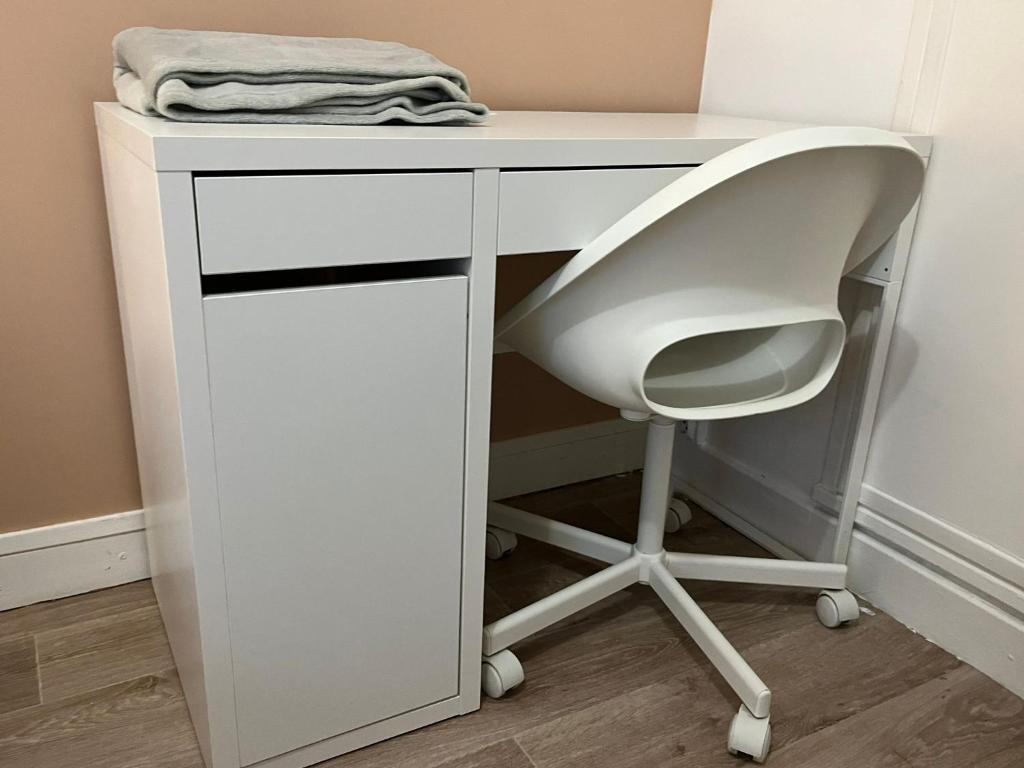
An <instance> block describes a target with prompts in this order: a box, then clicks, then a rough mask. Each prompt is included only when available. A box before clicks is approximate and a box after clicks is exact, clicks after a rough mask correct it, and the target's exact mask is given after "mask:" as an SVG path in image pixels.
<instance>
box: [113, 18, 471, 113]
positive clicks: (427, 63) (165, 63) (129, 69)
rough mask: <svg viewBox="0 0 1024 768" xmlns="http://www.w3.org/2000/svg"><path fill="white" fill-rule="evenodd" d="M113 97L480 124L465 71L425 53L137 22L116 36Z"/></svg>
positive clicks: (149, 108)
mask: <svg viewBox="0 0 1024 768" xmlns="http://www.w3.org/2000/svg"><path fill="white" fill-rule="evenodd" d="M114 88H115V90H116V91H117V99H118V101H120V102H121V103H122V104H123V105H124V106H126V107H128V108H129V109H132V110H135V111H136V112H141V113H142V114H144V115H162V116H164V117H168V118H171V119H172V120H185V121H191V122H214V123H330V124H342V125H375V124H378V123H383V122H387V121H389V120H398V121H403V122H407V123H478V122H480V121H482V120H483V119H484V118H485V117H487V114H488V112H487V107H485V106H484V105H483V104H478V103H475V102H473V101H471V100H470V97H469V83H468V81H467V80H466V76H465V75H464V74H462V72H460V71H459V70H457V69H455V68H454V67H450V66H448V65H447V64H445V63H444V62H442V61H440V60H438V59H436V58H434V57H433V56H431V55H430V54H429V53H426V52H425V51H420V50H417V49H416V48H409V47H408V46H405V45H402V44H401V43H385V42H378V41H376V40H360V39H357V38H328V37H282V36H278V35H256V34H248V33H243V32H197V31H190V30H181V29H155V28H152V27H135V28H132V29H126V30H124V31H123V32H120V33H118V34H117V35H116V36H115V37H114Z"/></svg>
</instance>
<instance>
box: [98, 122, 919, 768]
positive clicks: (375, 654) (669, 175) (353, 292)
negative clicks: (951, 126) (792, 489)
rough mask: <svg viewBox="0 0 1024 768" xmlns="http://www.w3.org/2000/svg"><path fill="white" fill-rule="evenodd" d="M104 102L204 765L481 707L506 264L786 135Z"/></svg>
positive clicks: (150, 473) (223, 767) (884, 283)
mask: <svg viewBox="0 0 1024 768" xmlns="http://www.w3.org/2000/svg"><path fill="white" fill-rule="evenodd" d="M96 118H97V124H98V128H99V132H100V141H101V147H102V152H103V164H104V177H105V180H106V190H107V203H108V211H109V214H110V220H111V232H112V241H113V245H114V254H115V264H116V274H117V282H118V294H119V298H120V304H121V316H122V326H123V332H124V339H125V347H126V357H127V362H128V368H129V380H130V391H131V401H132V411H133V418H134V424H135V435H136V444H137V447H138V452H139V470H140V478H141V483H142V492H143V500H144V503H145V506H146V510H147V532H148V541H149V550H150V558H151V563H152V572H153V579H154V587H155V589H156V592H157V596H158V598H159V601H160V606H161V611H162V613H163V616H164V622H165V626H166V628H167V632H168V635H169V637H170V641H171V645H172V648H173V649H174V654H175V659H176V661H177V664H178V667H179V671H180V674H181V679H182V685H183V687H184V689H185V693H186V697H187V699H188V702H189V707H190V710H191V713H192V717H193V720H194V722H195V725H196V731H197V734H198V736H199V741H200V744H201V746H202V749H203V753H204V756H205V757H206V759H207V762H208V763H209V764H210V765H211V766H212V768H238V767H239V766H243V765H254V764H258V765H260V766H268V767H269V766H273V768H283V767H284V766H301V765H308V764H311V763H314V762H317V761H320V760H323V759H326V758H328V757H331V756H333V755H336V754H339V753H341V752H344V751H348V750H350V749H354V748H357V747H359V746H363V745H365V744H368V743H371V742H373V741H377V740H380V739H383V738H387V737H389V736H392V735H395V734H397V733H401V732H403V731H407V730H410V729H413V728H416V727H419V726H422V725H425V724H427V723H430V722H433V721H436V720H440V719H442V718H446V717H450V716H452V715H457V714H461V713H466V712H470V711H472V710H474V709H476V708H477V707H478V706H479V673H480V667H479V660H480V628H481V624H482V615H481V613H482V594H483V549H484V547H483V539H484V530H485V522H486V499H487V489H486V478H487V463H488V420H489V409H490V371H491V356H492V352H493V349H492V326H493V312H494V274H495V262H496V258H497V256H498V255H504V254H516V253H527V252H535V251H552V250H567V249H575V248H580V247H582V246H583V245H585V244H586V243H587V242H589V240H590V239H591V238H592V237H593V236H594V235H596V234H597V233H599V232H600V231H601V230H602V229H603V228H604V227H605V226H607V225H608V224H610V223H611V222H612V221H614V220H615V219H616V218H618V216H620V215H622V214H623V213H625V212H626V211H628V210H629V209H630V208H632V207H633V206H634V205H635V204H637V203H639V202H640V201H641V200H643V199H644V198H645V197H647V196H648V195H650V194H652V193H653V192H655V191H657V190H658V189H660V188H661V187H663V186H664V185H665V184H667V183H669V182H670V181H672V180H673V179H675V178H677V177H678V176H680V175H682V174H684V173H686V172H687V170H688V168H689V167H692V166H693V165H697V164H700V163H702V162H705V161H707V160H709V159H711V158H713V157H715V156H716V155H718V154H720V153H722V152H724V151H726V150H728V149H730V148H732V147H735V146H737V145H739V144H741V143H743V142H745V141H749V140H751V139H754V138H757V137H760V136H764V135H766V134H769V133H773V132H776V131H779V130H784V129H785V128H788V127H791V126H788V125H786V124H781V123H771V122H763V121H757V120H743V119H735V118H726V117H714V116H708V115H637V114H572V113H543V112H537V113H497V114H495V115H494V116H493V117H492V119H491V121H490V125H489V126H483V127H466V128H441V127H429V128H424V127H391V126H387V127H375V128H338V127H326V126H301V127H295V126H240V125H200V124H183V123H169V122H164V121H161V120H156V119H151V118H145V117H141V116H139V115H136V114H134V113H131V112H128V111H126V110H124V109H122V108H120V107H119V106H117V105H111V104H99V105H97V107H96ZM911 140H912V141H913V143H914V145H915V147H916V148H917V149H918V150H919V151H921V152H922V154H927V152H928V150H929V148H930V142H929V140H928V139H926V138H922V137H912V139H911ZM910 226H911V224H907V225H905V227H904V229H903V230H901V234H900V235H898V236H897V237H896V238H894V240H893V242H892V243H890V245H889V246H887V247H886V248H885V249H883V250H882V252H880V253H879V255H878V256H877V257H875V258H874V259H873V260H872V261H871V262H870V263H869V264H867V265H865V267H863V268H862V269H861V271H860V274H859V279H861V280H862V281H864V282H865V283H866V284H870V285H876V286H879V288H880V290H882V292H883V302H882V306H883V313H882V318H883V322H882V323H881V324H880V325H879V326H878V338H879V340H880V341H879V342H878V343H876V344H875V345H874V347H871V348H870V349H868V350H867V352H866V353H865V359H866V360H869V361H870V363H871V365H870V366H869V369H868V377H867V386H866V387H865V388H864V391H865V393H866V395H865V398H866V399H865V400H864V403H863V404H862V406H861V408H860V411H859V413H860V416H859V419H860V421H859V422H857V425H858V428H856V429H853V430H852V431H851V434H853V435H854V436H855V437H856V435H857V434H860V433H862V432H863V430H862V429H860V428H859V427H862V426H863V424H864V423H865V422H864V420H865V419H870V418H871V417H873V414H874V401H876V400H877V384H878V383H880V380H881V367H880V364H881V362H883V358H884V349H885V348H886V347H887V346H888V333H889V332H891V325H892V317H893V312H894V308H895V301H896V298H898V285H899V280H900V279H901V278H902V272H903V266H904V262H905V257H906V248H907V245H908V243H909V231H910ZM892 286H896V288H895V289H893V288H892ZM885 297H888V298H885ZM886 324H888V325H886ZM866 423H870V421H868V422H866ZM839 448H841V449H842V450H841V451H840V453H841V454H842V455H843V456H846V455H847V454H846V450H847V449H846V448H844V447H842V446H840V447H839ZM839 448H837V450H839ZM862 449H863V450H866V441H864V440H856V439H854V444H853V448H852V449H851V451H850V453H849V458H848V459H844V464H845V465H846V466H849V467H850V468H851V469H850V472H849V477H850V480H849V482H853V483H859V475H860V472H861V471H862V468H863V456H862V455H861V454H859V453H858V451H861V452H863V450H862ZM858 457H859V458H858ZM858 461H859V462H860V464H859V465H858ZM837 477H838V475H837ZM855 496H856V493H850V487H847V488H846V498H848V499H853V498H855ZM850 520H851V521H852V516H851V517H850ZM844 524H845V523H844ZM839 554H840V555H842V554H843V553H842V552H840V553H839Z"/></svg>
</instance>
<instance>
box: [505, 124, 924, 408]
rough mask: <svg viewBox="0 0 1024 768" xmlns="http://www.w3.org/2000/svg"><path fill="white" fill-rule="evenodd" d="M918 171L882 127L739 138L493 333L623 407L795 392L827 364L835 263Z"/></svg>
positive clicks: (910, 189)
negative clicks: (738, 143) (741, 141)
mask: <svg viewBox="0 0 1024 768" xmlns="http://www.w3.org/2000/svg"><path fill="white" fill-rule="evenodd" d="M923 175H924V164H923V162H922V160H921V158H920V156H919V155H918V154H917V153H916V152H915V151H914V149H913V148H912V147H911V146H910V145H909V144H908V143H907V142H906V141H904V140H903V139H902V138H901V137H899V136H896V135H895V134H892V133H889V132H887V131H881V130H876V129H871V128H804V129H798V130H793V131H786V132H783V133H779V134H775V135H772V136H769V137H766V138H763V139H758V140H756V141H752V142H749V143H747V144H744V145H742V146H740V147H738V148H736V149H734V150H731V151H730V152H727V153H725V154H723V155H720V156H719V157H717V158H715V159H714V160H711V161H710V162H708V163H706V164H704V165H702V166H700V167H699V168H696V169H694V170H693V171H691V172H690V173H688V174H687V175H686V176H683V177H682V178H680V179H679V180H677V181H675V182H673V183H672V184H670V185H669V186H667V187H666V188H665V189H663V190H661V191H660V192H658V193H657V194H655V195H654V196H652V197H651V198H649V199H648V200H646V201H645V202H644V203H642V204H641V205H639V206H638V207H637V208H635V209H634V210H632V211H631V212H629V213H628V214H626V215H625V216H624V217H623V218H622V219H620V220H619V221H618V222H616V223H615V224H613V225H612V226H611V227H609V228H608V229H607V230H606V231H605V232H604V233H602V234H601V235H599V236H598V237H597V238H596V239H595V240H594V241H593V242H591V243H590V244H589V245H587V246H586V247H585V248H583V250H581V251H580V252H579V253H578V254H577V255H576V256H574V257H573V258H572V259H571V260H570V261H569V262H568V263H566V264H565V266H563V267H562V268H561V269H560V270H558V271H557V272H556V273H555V274H553V275H552V276H551V277H550V278H548V280H546V281H545V282H544V283H543V284H542V285H540V286H539V287H538V288H536V289H535V290H534V291H533V292H532V293H531V294H530V295H529V296H527V297H526V298H525V299H524V300H523V301H521V302H520V303H519V304H518V305H516V306H515V307H514V308H513V309H512V310H511V311H509V312H508V313H507V314H506V315H505V316H504V317H503V318H501V320H500V321H499V322H498V324H497V327H496V338H497V339H498V340H500V341H502V342H505V343H507V344H509V345H510V346H512V347H513V348H514V349H516V350H518V351H519V352H521V353H522V354H524V355H526V356H527V357H528V358H530V359H532V360H533V361H534V362H536V363H537V364H538V365H540V366H541V367H543V368H545V369H546V370H548V371H549V372H551V373H552V374H554V375H555V376H557V377H558V378H560V379H562V380H563V381H564V382H566V383H567V384H569V385H570V386H572V387H574V388H576V389H578V390H580V391H581V392H584V393H585V394H587V395H589V396H591V397H593V398H595V399H597V400H600V401H602V402H605V403H608V404H610V405H614V406H616V407H618V408H621V409H624V410H630V411H639V412H644V413H656V414H660V415H663V416H667V417H670V418H677V419H714V418H726V417H733V416H742V415H746V414H751V413H760V412H764V411H771V410H779V409H781V408H786V407H790V406H793V405H797V404H798V403H801V402H804V401H805V400H808V399H810V398H811V397H813V396H814V395H816V394H817V393H818V392H820V391H821V390H822V389H823V388H824V386H825V385H826V384H827V382H828V380H829V378H830V377H831V376H832V373H833V372H834V370H835V368H836V365H837V364H838V361H839V357H840V354H841V352H842V347H843V343H844V340H845V326H844V324H843V320H842V317H841V316H840V314H839V310H838V307H837V297H838V291H839V280H840V278H841V277H842V275H843V274H845V273H846V272H848V271H849V270H851V269H853V268H854V267H855V266H857V265H858V264H859V263H860V262H861V261H863V260H864V259H866V258H867V257H868V256H870V255H872V254H873V253H874V252H875V251H877V250H878V249H879V248H880V247H881V246H882V245H883V244H884V243H885V242H886V241H887V240H888V239H889V237H891V236H892V234H893V233H894V232H895V231H896V229H897V228H898V227H899V225H900V223H901V221H902V220H903V218H904V217H905V216H906V214H907V213H908V212H909V210H910V209H911V207H912V206H913V204H914V202H915V201H916V199H917V197H918V194H919V193H920V189H921V183H922V180H923Z"/></svg>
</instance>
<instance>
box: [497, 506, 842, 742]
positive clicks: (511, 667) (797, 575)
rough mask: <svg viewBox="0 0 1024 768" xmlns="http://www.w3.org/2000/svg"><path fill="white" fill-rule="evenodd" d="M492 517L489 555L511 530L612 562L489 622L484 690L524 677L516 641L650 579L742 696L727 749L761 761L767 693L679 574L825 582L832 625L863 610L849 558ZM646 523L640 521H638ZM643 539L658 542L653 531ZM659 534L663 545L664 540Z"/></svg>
mask: <svg viewBox="0 0 1024 768" xmlns="http://www.w3.org/2000/svg"><path fill="white" fill-rule="evenodd" d="M646 490H647V489H646V488H645V491H646ZM666 506H667V505H666ZM642 507H643V504H642ZM641 518H643V511H642V512H641ZM488 521H489V523H490V524H491V526H492V527H491V528H490V529H489V531H490V533H491V535H492V536H494V537H495V539H496V540H497V539H498V538H500V539H501V541H502V542H503V546H495V547H493V548H492V549H491V551H490V556H491V557H495V556H496V555H497V556H500V555H503V554H507V553H508V552H509V551H511V549H513V548H514V545H515V540H514V537H511V538H510V537H509V535H508V532H511V533H513V534H519V535H522V536H527V537H529V538H532V539H536V540H538V541H543V542H546V543H548V544H552V545H554V546H557V547H560V548H562V549H566V550H569V551H571V552H575V553H577V554H580V555H585V556H587V557H590V558H594V559H596V560H600V561H602V562H605V563H608V564H609V567H607V568H605V569H604V570H601V571H598V572H597V573H595V574H593V575H591V576H588V577H587V578H585V579H583V580H581V581H579V582H577V583H575V584H573V585H571V586H569V587H566V588H565V589H562V590H560V591H559V592H556V593H554V594H552V595H549V596H548V597H545V598H544V599H542V600H539V601H538V602H536V603H533V604H532V605H529V606H527V607H525V608H522V609H521V610H518V611H516V612H514V613H512V614H510V615H508V616H505V617H504V618H501V619H498V620H497V621H495V622H493V623H492V624H489V625H487V626H486V627H484V631H483V653H484V658H483V673H484V692H485V693H487V694H488V695H489V696H491V697H495V698H496V697H499V696H501V695H504V693H506V692H507V691H509V690H511V689H512V688H514V687H515V686H516V685H518V684H519V683H520V682H522V680H523V673H522V667H521V666H519V662H518V660H516V658H515V656H514V655H513V654H512V653H511V652H510V651H509V650H507V649H508V648H509V647H510V646H512V645H514V644H515V643H517V642H519V641H520V640H523V639H525V638H527V637H529V636H530V635H532V634H534V633H536V632H538V631H540V630H542V629H544V628H545V627H548V626H550V625H551V624H554V623H555V622H557V621H560V620H561V619H564V618H567V617H568V616H571V615H572V614H574V613H576V612H578V611H580V610H582V609H584V608H586V607H588V606H590V605H592V604H594V603H596V602H598V601H599V600H602V599H604V598H605V597H608V596H610V595H612V594H614V593H616V592H618V591H620V590H623V589H626V588H627V587H630V586H632V585H634V584H646V585H649V586H650V587H651V588H652V589H654V591H655V593H656V594H657V595H658V597H660V598H661V600H662V602H664V603H665V605H666V606H667V607H668V609H669V610H670V611H671V612H672V614H673V615H674V616H675V617H676V619H678V621H679V623H680V624H681V625H682V626H683V628H684V629H685V630H686V631H687V633H688V634H689V635H690V636H691V637H692V638H693V639H694V641H695V642H696V643H697V645H698V646H699V647H700V649H701V650H702V651H703V652H704V654H705V655H706V656H707V657H708V659H709V660H710V661H711V663H712V664H713V665H714V666H715V668H716V669H717V670H718V671H719V673H720V674H721V675H722V676H723V677H724V678H725V680H726V682H728V684H729V686H730V687H731V688H732V689H733V690H734V691H735V692H736V694H737V695H738V696H739V698H740V700H741V701H742V702H743V704H742V706H741V707H740V711H739V713H738V714H737V715H736V716H735V718H734V719H733V723H732V726H731V727H730V731H729V738H728V748H729V751H730V752H732V753H734V754H745V755H749V756H750V757H751V758H753V759H754V760H755V761H757V762H762V761H763V760H764V759H765V758H766V757H767V754H768V747H769V744H770V741H771V726H770V724H769V716H770V710H771V692H770V691H769V690H768V687H767V686H766V685H765V684H764V683H763V682H762V681H761V679H760V678H759V677H758V676H757V674H756V673H755V672H754V670H753V669H751V668H750V666H749V665H748V664H747V662H746V661H745V660H744V659H743V657H742V656H740V654H739V653H738V652H737V651H736V650H735V649H734V648H733V647H732V645H730V644H729V641H728V640H726V639H725V637H724V636H723V635H722V633H721V632H719V631H718V629H717V627H715V625H714V624H713V623H712V622H711V620H710V619H709V618H708V617H707V616H706V615H705V614H704V612H703V611H702V610H701V609H700V607H699V606H698V605H697V603H696V602H695V601H694V600H693V598H692V597H690V595H689V594H688V593H687V591H686V590H685V589H683V587H682V586H681V585H680V584H679V582H678V581H676V579H680V578H685V579H700V580H707V581H724V582H742V583H748V584H773V585H781V586H793V587H818V588H822V589H823V590H824V591H823V592H822V594H821V596H820V597H819V601H818V602H819V605H818V614H819V618H821V620H822V623H823V624H825V625H826V626H839V625H841V624H843V623H846V622H849V621H853V620H855V619H856V618H857V616H858V614H859V611H858V609H857V603H856V600H855V599H854V598H853V596H852V594H850V593H849V592H847V591H846V590H845V589H844V587H845V582H846V566H845V565H842V564H836V563H812V562H794V561H787V560H774V559H770V558H749V557H727V556H718V555H697V554H685V553H678V552H666V551H664V549H661V548H660V546H659V548H658V550H657V551H654V552H644V551H641V544H640V543H639V541H638V543H637V544H633V545H630V544H627V543H626V542H623V541H619V540H617V539H613V538H610V537H607V536H602V535H600V534H597V533H594V532H592V531H587V530H584V529H582V528H577V527H575V526H572V525H567V524H565V523H560V522H557V521H554V520H549V519H547V518H544V517H540V516H539V515H534V514H532V513H530V512H525V511H523V510H520V509H515V508H513V507H509V506H507V505H505V504H499V503H491V504H490V506H489V508H488ZM648 522H650V521H648ZM655 522H657V524H658V526H659V527H660V526H662V525H663V523H664V513H662V516H661V521H655ZM643 523H644V521H643V520H641V529H643ZM647 527H648V529H650V527H651V526H650V525H648V526H647ZM489 538H490V537H489ZM638 539H639V537H638ZM646 543H647V544H648V545H650V544H651V543H652V540H651V539H650V532H648V541H647V542H646ZM657 543H658V544H659V545H660V541H658V542H657Z"/></svg>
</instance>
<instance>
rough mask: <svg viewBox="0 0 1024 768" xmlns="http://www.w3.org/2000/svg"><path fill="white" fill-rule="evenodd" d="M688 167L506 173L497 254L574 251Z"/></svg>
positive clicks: (688, 169) (669, 182)
mask: <svg viewBox="0 0 1024 768" xmlns="http://www.w3.org/2000/svg"><path fill="white" fill-rule="evenodd" d="M690 170H692V166H690V167H686V166H669V167H664V168H601V169H596V170H584V171H507V172H505V173H502V174H501V196H500V199H501V203H500V211H499V219H498V221H499V223H498V253H499V254H509V253H540V252H543V251H575V250H579V249H580V248H582V247H583V246H585V245H586V244H587V243H589V242H590V241H591V240H593V239H594V238H595V237H597V236H598V235H599V234H601V233H602V232H603V231H604V230H605V229H607V228H608V227H609V226H611V225H612V224H614V223H615V222H616V221H618V220H619V219H620V218H621V217H622V216H624V215H625V214H627V213H629V211H631V210H632V209H633V208H635V207H636V206H638V205H639V204H640V203H642V202H643V201H644V200H646V199H647V198H648V197H650V196H651V195H653V194H654V193H655V192H658V191H659V190H661V189H663V188H664V187H666V186H668V185H669V184H671V183H672V182H673V181H675V180H676V179H678V178H679V177H681V176H682V175H683V174H685V173H687V172H688V171H690Z"/></svg>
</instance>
